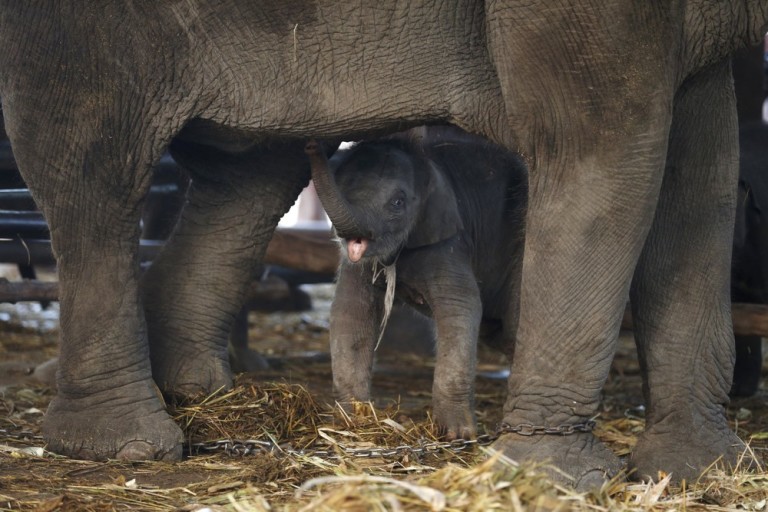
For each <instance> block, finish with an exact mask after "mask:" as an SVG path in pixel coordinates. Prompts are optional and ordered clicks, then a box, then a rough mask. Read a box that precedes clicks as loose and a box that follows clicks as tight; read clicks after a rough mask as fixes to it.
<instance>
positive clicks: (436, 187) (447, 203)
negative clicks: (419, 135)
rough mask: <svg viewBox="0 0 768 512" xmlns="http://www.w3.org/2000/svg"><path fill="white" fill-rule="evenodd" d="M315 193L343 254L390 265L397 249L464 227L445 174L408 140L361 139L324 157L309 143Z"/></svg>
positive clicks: (441, 237) (354, 259) (447, 235)
mask: <svg viewBox="0 0 768 512" xmlns="http://www.w3.org/2000/svg"><path fill="white" fill-rule="evenodd" d="M307 153H308V154H309V156H310V160H311V163H312V178H313V180H314V182H315V187H316V188H317V193H318V195H319V197H320V200H321V201H322V203H323V206H324V207H325V209H326V211H327V212H328V216H329V217H330V219H331V221H332V222H333V224H334V226H335V228H336V232H337V234H338V236H339V238H340V239H341V240H342V241H343V244H344V245H345V247H346V254H347V257H348V258H349V260H350V261H351V262H353V263H356V262H358V261H361V260H363V259H364V258H366V259H370V260H375V261H378V262H379V263H381V264H383V265H391V264H392V263H393V262H394V261H395V260H396V259H397V256H398V254H399V253H400V251H401V250H402V249H403V248H405V247H408V248H416V247H422V246H426V245H431V244H435V243H437V242H440V241H442V240H445V239H447V238H450V237H452V236H454V235H455V234H456V233H458V232H459V231H460V230H461V229H462V228H463V225H462V221H461V217H460V216H459V211H458V205H457V202H456V196H455V194H454V192H453V190H452V188H451V186H450V183H448V180H447V178H446V177H445V176H443V174H442V173H441V172H440V171H438V170H437V169H436V168H435V166H434V164H433V163H432V162H431V161H430V160H429V159H428V158H427V157H426V156H425V155H424V154H423V153H422V151H421V150H420V149H419V148H418V146H416V145H415V144H414V143H412V142H411V141H410V140H409V139H407V138H391V139H386V140H384V141H371V142H363V143H360V144H358V145H356V146H353V147H352V148H350V149H347V150H342V151H340V152H338V153H337V154H336V155H334V157H333V158H332V159H331V161H330V163H329V162H328V161H327V160H326V158H325V156H324V154H323V153H322V151H319V150H318V146H317V144H315V143H310V144H308V146H307Z"/></svg>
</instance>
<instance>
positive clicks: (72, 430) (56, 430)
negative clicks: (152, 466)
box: [43, 381, 184, 461]
mask: <svg viewBox="0 0 768 512" xmlns="http://www.w3.org/2000/svg"><path fill="white" fill-rule="evenodd" d="M43 437H44V438H45V441H46V443H47V445H48V449H49V450H51V451H53V452H56V453H59V454H62V455H67V456H69V457H73V458H76V459H89V460H106V459H119V460H165V461H175V460H180V459H181V454H182V442H183V440H184V436H183V435H182V432H181V429H180V428H179V427H178V426H177V425H176V424H175V423H174V422H173V420H172V419H171V418H170V416H168V414H167V413H166V412H165V405H164V404H163V402H162V400H161V399H160V397H159V395H158V393H157V388H156V387H155V386H154V384H153V383H152V382H151V381H141V382H137V383H134V384H131V385H128V386H123V387H120V388H115V389H110V390H106V391H102V392H99V393H95V394H92V395H87V396H81V397H68V396H65V395H63V394H59V395H58V396H56V398H54V399H53V401H52V402H51V404H50V405H49V407H48V411H47V412H46V415H45V420H44V422H43Z"/></svg>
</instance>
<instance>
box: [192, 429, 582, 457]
mask: <svg viewBox="0 0 768 512" xmlns="http://www.w3.org/2000/svg"><path fill="white" fill-rule="evenodd" d="M594 428H595V422H594V421H592V420H587V421H582V422H580V423H571V424H564V425H558V426H556V427H546V426H542V425H531V424H530V423H521V424H519V425H509V424H507V423H502V424H501V425H499V428H497V429H496V432H494V433H492V434H481V435H479V436H477V437H476V438H474V439H455V440H453V441H432V442H428V443H422V444H419V445H418V446H414V445H408V444H404V445H400V446H396V447H394V448H383V447H375V448H347V447H344V446H341V445H337V448H336V449H334V448H324V449H309V450H295V449H293V448H283V447H281V446H279V445H277V444H275V443H274V442H272V441H262V440H257V439H248V440H237V439H222V440H219V441H211V442H202V443H192V444H190V445H189V448H190V450H191V451H193V452H195V453H199V452H200V451H205V452H216V451H223V452H224V453H227V454H229V455H238V456H245V455H254V454H259V453H275V454H280V453H282V454H285V455H289V456H300V457H318V458H321V459H326V460H337V459H340V458H342V456H347V457H352V458H356V459H367V458H392V457H402V456H403V455H417V456H419V455H430V454H433V455H434V454H438V453H440V452H443V451H446V450H447V451H451V452H460V451H463V450H466V449H467V448H470V447H472V446H487V445H489V444H491V443H493V442H494V441H496V440H497V439H498V438H499V437H501V436H502V435H503V434H517V435H521V436H534V435H560V436H568V435H572V434H581V433H588V432H591V431H592V430H593V429H594Z"/></svg>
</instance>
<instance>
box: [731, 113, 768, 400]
mask: <svg viewBox="0 0 768 512" xmlns="http://www.w3.org/2000/svg"><path fill="white" fill-rule="evenodd" d="M739 147H740V155H739V156H740V158H739V188H738V202H737V207H736V225H735V230H734V237H733V259H732V265H731V297H732V299H733V300H734V301H735V302H748V303H753V304H768V218H767V217H766V215H768V150H767V148H768V126H766V125H764V124H763V123H762V122H760V121H756V122H750V123H743V124H741V125H740V126H739ZM762 367H763V354H762V339H761V338H760V336H736V366H735V369H734V374H733V385H732V387H731V395H733V396H750V395H753V394H755V392H756V391H757V389H758V386H759V384H760V373H761V370H762Z"/></svg>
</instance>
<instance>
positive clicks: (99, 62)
mask: <svg viewBox="0 0 768 512" xmlns="http://www.w3.org/2000/svg"><path fill="white" fill-rule="evenodd" d="M554 1H555V4H553V3H552V1H550V0H547V1H546V2H545V1H543V0H534V1H533V2H516V1H514V0H488V1H487V2H485V3H484V4H483V3H481V2H479V1H477V0H459V1H458V2H451V3H450V4H447V3H446V4H445V5H443V4H442V3H440V2H419V1H416V2H405V3H403V2H393V1H390V0H382V1H379V2H375V3H373V4H370V3H365V2H363V3H354V4H348V3H343V2H342V3H339V2H335V1H330V0H315V1H310V0H286V1H281V2H249V1H244V0H240V1H238V0H224V1H221V2H214V3H211V2H202V1H195V0H188V1H180V2H139V1H136V2H125V1H117V0H112V1H104V2H91V3H88V4H87V6H86V4H84V3H83V2H82V1H77V2H75V1H74V0H48V1H40V2H16V1H11V0H4V1H2V4H0V47H1V48H3V52H0V98H1V101H2V108H3V114H4V117H5V122H6V126H5V128H6V131H7V133H8V136H9V138H10V141H11V144H12V147H13V150H14V154H15V157H16V159H17V163H18V165H19V168H20V170H21V173H22V175H23V177H24V180H25V182H26V183H27V184H28V186H29V189H30V190H31V192H32V194H33V196H34V198H35V200H36V201H37V202H38V204H39V206H40V208H41V210H42V211H43V213H44V214H45V216H46V219H47V221H48V223H49V225H50V227H51V238H52V244H53V249H54V252H55V254H56V257H57V260H58V269H59V278H60V290H61V291H60V299H61V326H62V334H61V352H60V368H59V371H58V375H57V384H58V395H57V396H56V398H55V399H54V401H53V402H52V404H51V406H50V408H49V410H48V412H47V416H46V419H45V423H44V435H45V437H46V438H47V440H48V442H49V446H51V447H52V448H53V449H55V450H57V451H59V452H60V453H64V454H70V455H75V456H82V457H87V458H94V459H102V458H109V457H124V458H128V459H144V458H150V459H151V458H178V457H179V456H180V453H181V449H180V448H181V442H182V435H181V431H180V429H179V428H178V427H177V426H176V425H175V424H174V423H173V422H172V421H171V419H170V418H169V417H168V415H167V414H166V412H165V411H164V405H163V403H162V400H161V399H160V398H159V397H158V395H157V393H156V387H155V384H154V383H155V382H156V383H157V386H159V387H160V389H161V390H162V391H163V392H165V393H181V394H185V395H189V394H194V393H198V392H209V391H211V390H214V389H217V388H220V387H225V388H226V387H228V386H231V382H232V381H231V372H230V368H229V364H228V363H227V352H226V340H227V331H228V330H229V327H230V325H231V324H232V322H233V320H234V317H235V315H236V314H237V312H238V310H239V308H240V306H241V305H242V302H243V298H244V294H245V287H246V286H247V283H248V282H249V281H250V278H251V277H253V276H254V274H255V272H256V269H257V268H258V264H259V262H261V260H262V257H263V254H264V251H265V247H266V245H267V243H268V240H269V237H270V235H271V233H272V231H273V229H274V226H275V225H276V223H277V221H278V219H279V218H280V216H281V214H282V213H283V212H284V211H285V210H287V209H288V207H289V206H290V205H291V204H292V203H293V201H294V199H295V197H296V196H297V195H298V193H299V191H300V190H301V188H302V187H303V186H304V185H305V184H306V183H307V181H308V178H309V165H308V162H307V158H306V155H305V154H304V153H303V148H304V144H305V143H306V141H307V140H308V139H311V138H333V139H336V138H341V137H344V138H346V140H354V139H359V138H364V137H367V136H374V135H380V134H383V133H386V132H395V131H400V130H405V129H408V128H410V127H413V126H417V125H421V124H434V123H440V122H446V121H447V122H452V123H454V124H456V125H458V126H460V127H462V128H465V129H466V130H467V131H470V132H474V133H479V134H482V135H485V136H487V137H488V138H490V139H491V140H493V141H494V142H497V143H500V144H502V145H504V146H506V147H508V148H509V149H512V150H514V151H516V152H518V153H520V154H521V155H523V157H524V158H525V160H526V163H527V164H528V166H529V170H530V180H529V200H528V210H527V213H526V215H527V216H526V238H525V248H524V258H523V264H522V285H521V291H520V294H519V307H517V308H511V310H510V311H508V312H506V313H505V314H504V318H505V321H508V323H517V325H518V328H517V332H516V336H515V353H514V361H513V363H512V372H511V376H510V379H509V393H508V398H507V401H506V404H505V407H504V421H505V422H507V423H509V424H510V425H518V424H522V423H530V424H533V425H543V426H559V425H569V424H573V423H575V422H580V421H582V420H584V419H586V418H590V417H591V416H592V415H593V414H594V413H595V411H596V409H597V405H598V400H599V397H600V392H601V388H602V385H603V383H604V381H605V379H606V377H607V375H608V370H609V366H610V362H611V357H612V355H613V353H614V350H615V343H616V338H617V333H618V330H619V325H620V320H621V316H622V310H623V307H624V301H625V298H626V294H627V292H628V291H629V290H630V288H631V300H632V303H633V309H634V310H633V316H634V319H635V322H636V326H637V331H636V332H637V337H638V344H639V353H640V358H641V366H642V370H643V372H644V376H645V379H646V386H645V389H646V400H647V425H646V430H645V432H644V434H643V437H642V439H641V440H640V442H639V443H638V445H637V447H636V449H635V451H634V453H633V455H632V461H631V462H632V465H633V468H634V469H635V470H636V474H638V475H640V476H642V475H655V474H656V471H657V470H660V469H663V470H665V471H668V472H672V473H673V474H674V475H675V477H676V478H692V477H693V476H695V475H696V474H697V473H698V472H699V471H701V470H702V469H704V468H705V467H707V466H708V465H709V463H710V462H712V461H713V460H715V459H716V458H717V457H719V456H721V455H725V460H726V461H733V460H734V457H735V455H736V450H737V448H734V447H738V445H739V441H738V439H737V438H736V437H735V435H734V434H733V433H731V432H730V430H729V429H728V426H727V422H726V419H725V412H724V407H725V404H726V402H727V400H728V389H729V387H730V380H731V371H732V366H733V334H732V332H731V329H730V327H729V326H730V325H731V322H730V318H729V314H730V313H729V309H728V308H727V307H726V305H727V303H728V302H727V301H728V285H727V283H728V274H729V264H728V259H729V251H730V246H731V238H732V226H733V219H734V205H735V201H736V192H735V191H736V186H735V185H736V170H735V169H736V166H735V162H736V144H737V142H736V141H737V133H736V131H737V130H736V120H735V109H734V98H733V92H732V81H731V77H730V70H729V67H728V61H727V59H728V56H729V55H730V54H731V53H732V52H733V51H734V50H735V49H737V48H739V47H741V46H744V45H747V44H752V43H756V42H757V41H759V40H760V38H761V37H762V35H763V33H764V31H765V26H766V18H767V17H768V6H767V5H766V1H765V0H731V1H727V0H689V1H687V2H686V1H683V0H669V1H664V2H648V1H645V0H643V1H640V0H637V1H633V0H606V1H604V2H592V3H586V2H568V1H565V0H563V1H557V0H554ZM553 5H554V6H555V7H556V8H554V7H553ZM167 147H170V150H171V152H172V154H173V156H174V158H175V159H176V160H177V161H178V162H179V163H180V164H181V165H182V166H183V167H184V168H186V170H187V172H189V174H190V176H191V185H190V189H189V191H188V193H187V203H186V205H185V209H184V212H183V213H182V217H181V218H180V220H179V223H178V225H177V226H176V229H175V232H174V234H173V236H172V239H171V240H170V241H169V243H168V245H166V246H165V248H164V250H163V252H162V254H161V255H160V257H159V259H158V260H157V261H156V262H155V263H154V264H153V266H152V268H151V269H150V271H149V273H148V274H145V275H144V276H143V277H142V279H141V282H140V274H139V267H138V258H137V253H138V237H139V230H138V226H139V218H140V215H141V208H140V206H141V203H142V200H143V198H144V197H145V195H146V192H147V189H148V187H149V182H150V169H151V166H152V164H153V163H154V162H155V161H156V160H158V159H159V158H160V157H161V155H162V154H163V151H164V150H165V149H166V148H167ZM245 219H247V221H246V220H245ZM702 269H706V271H703V270H702ZM691 297H695V298H696V300H695V301H692V300H690V298H691ZM153 381H154V382H153ZM496 448H497V449H500V450H503V451H504V452H505V453H507V454H508V455H509V456H511V457H512V458H513V459H516V460H525V459H534V460H545V459H546V460H550V461H551V462H552V463H554V464H555V465H558V466H560V468H561V469H563V470H564V471H566V472H569V473H572V474H575V475H582V474H583V475H594V474H595V473H596V472H600V471H603V470H607V471H609V472H610V471H612V468H613V465H612V464H611V463H610V461H607V460H606V458H607V455H606V453H607V452H606V449H605V447H603V446H601V445H600V443H599V442H598V441H597V440H595V439H593V438H592V435H591V434H590V433H580V434H577V435H574V436H570V437H567V438H565V440H563V439H562V438H555V437H553V436H537V437H536V438H535V439H521V436H516V435H514V434H507V435H505V436H503V437H502V439H500V440H499V442H498V443H497V444H496ZM606 468H607V469H606ZM593 480H594V479H593V478H591V477H588V478H586V479H584V480H583V481H593Z"/></svg>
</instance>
